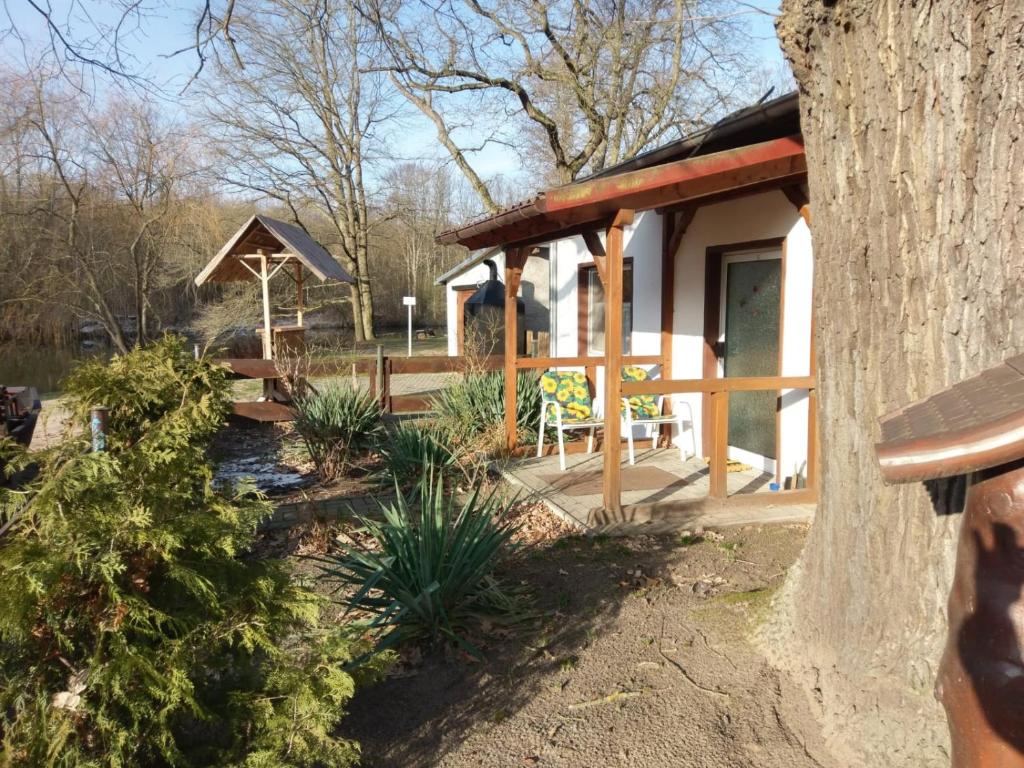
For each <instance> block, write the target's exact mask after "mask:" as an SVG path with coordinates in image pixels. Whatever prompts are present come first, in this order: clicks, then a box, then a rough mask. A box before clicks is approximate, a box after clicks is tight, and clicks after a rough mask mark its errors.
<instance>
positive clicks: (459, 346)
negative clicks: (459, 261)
mask: <svg viewBox="0 0 1024 768" xmlns="http://www.w3.org/2000/svg"><path fill="white" fill-rule="evenodd" d="M479 287H480V286H479V285H453V286H452V290H453V291H455V353H456V354H457V355H458V356H459V357H462V356H463V355H464V354H465V352H466V350H465V346H466V300H467V299H468V298H469V297H470V296H472V295H473V294H474V293H476V291H477V288H479Z"/></svg>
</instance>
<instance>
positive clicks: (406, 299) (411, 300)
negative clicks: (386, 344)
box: [402, 296, 416, 357]
mask: <svg viewBox="0 0 1024 768" xmlns="http://www.w3.org/2000/svg"><path fill="white" fill-rule="evenodd" d="M402 303H403V304H404V305H405V306H406V307H407V308H408V310H409V353H408V357H412V308H413V307H415V306H416V297H415V296H403V297H402Z"/></svg>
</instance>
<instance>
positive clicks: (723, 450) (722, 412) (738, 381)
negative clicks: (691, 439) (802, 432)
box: [622, 376, 818, 501]
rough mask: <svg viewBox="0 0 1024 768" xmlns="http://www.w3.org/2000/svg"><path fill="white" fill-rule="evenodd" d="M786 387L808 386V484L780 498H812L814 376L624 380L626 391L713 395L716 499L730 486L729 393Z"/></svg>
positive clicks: (710, 417) (706, 426)
mask: <svg viewBox="0 0 1024 768" xmlns="http://www.w3.org/2000/svg"><path fill="white" fill-rule="evenodd" d="M784 389H804V390H807V393H808V417H807V423H808V429H807V468H806V481H807V488H806V489H802V490H803V491H804V493H800V492H791V491H781V492H780V493H783V494H785V495H784V496H782V497H780V499H783V498H784V499H785V500H787V501H794V500H796V498H795V497H800V498H803V496H807V497H808V498H809V499H810V498H814V497H816V495H817V484H818V477H817V467H818V438H817V421H818V400H817V381H816V377H814V376H749V377H746V376H744V377H734V378H720V379H654V380H648V381H624V382H622V395H623V397H628V396H629V395H677V394H706V395H709V396H710V399H711V402H710V407H709V408H708V409H707V410H706V412H705V415H706V417H707V420H706V422H705V423H703V424H702V429H703V430H705V431H706V433H707V434H710V435H711V441H710V442H711V451H710V459H711V462H710V467H709V471H710V473H711V476H710V488H709V493H708V495H709V496H710V497H711V498H713V499H725V498H727V497H728V495H729V490H728V476H729V475H728V463H729V462H728V452H729V394H730V393H731V392H764V391H774V392H781V390H784Z"/></svg>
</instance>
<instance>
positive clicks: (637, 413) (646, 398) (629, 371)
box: [620, 365, 661, 419]
mask: <svg viewBox="0 0 1024 768" xmlns="http://www.w3.org/2000/svg"><path fill="white" fill-rule="evenodd" d="M622 380H623V381H647V371H645V370H644V369H643V368H637V367H636V366H635V365H627V366H626V367H625V368H623V369H622ZM629 407H630V410H631V411H632V412H633V418H634V419H649V418H652V417H654V416H660V415H661V410H660V409H659V408H658V400H657V398H656V397H655V396H654V395H631V396H630V398H629ZM620 410H621V411H622V412H623V413H625V411H626V404H625V403H624V402H623V403H622V406H621V408H620Z"/></svg>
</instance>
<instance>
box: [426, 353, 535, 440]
mask: <svg viewBox="0 0 1024 768" xmlns="http://www.w3.org/2000/svg"><path fill="white" fill-rule="evenodd" d="M537 380H538V377H537V374H536V372H534V371H521V372H520V373H519V374H518V375H517V376H516V429H517V431H518V434H519V439H520V440H524V441H530V440H536V439H537V426H538V424H539V419H540V387H539V385H538V384H537ZM432 408H433V410H434V411H435V412H436V413H437V416H438V421H439V423H440V424H441V425H442V427H443V428H444V429H445V430H446V431H447V433H448V435H449V437H450V439H451V440H452V441H453V442H456V443H458V444H460V445H463V446H464V447H465V448H466V450H473V449H479V450H482V451H484V452H489V451H493V450H494V448H495V446H496V445H503V443H504V441H503V437H502V435H503V434H504V428H505V374H504V373H503V372H501V371H494V372H487V373H473V374H469V375H467V376H466V377H465V378H463V379H462V380H461V381H458V382H456V383H455V384H453V385H452V386H450V387H447V388H445V389H442V390H441V392H440V393H439V394H438V395H437V397H436V398H435V399H434V401H433V405H432ZM481 442H482V443H483V445H479V444H480V443H481Z"/></svg>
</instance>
